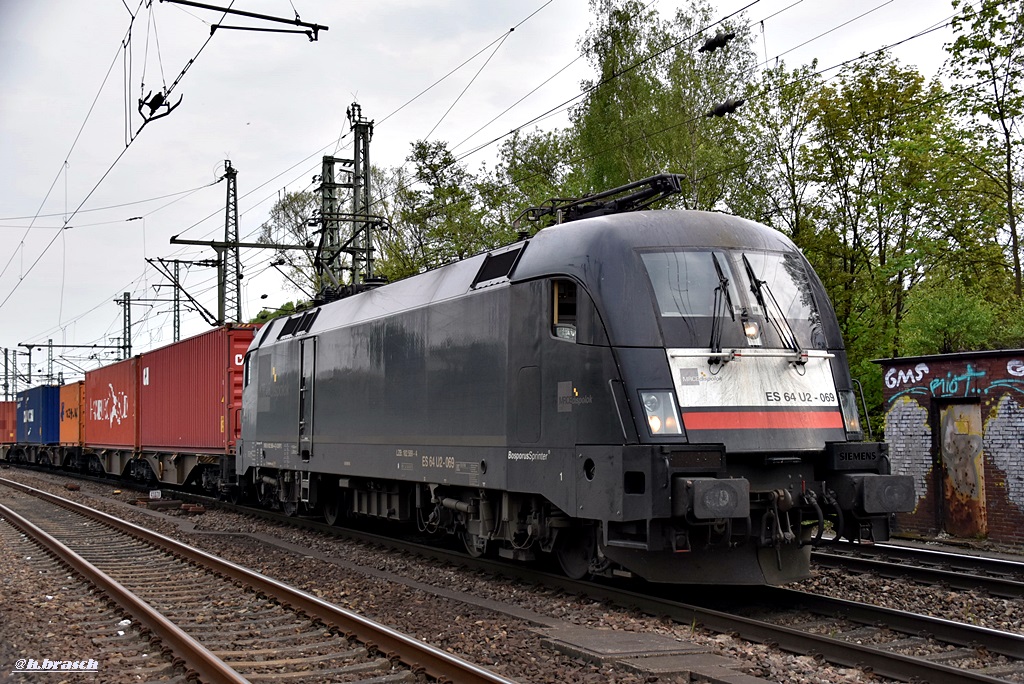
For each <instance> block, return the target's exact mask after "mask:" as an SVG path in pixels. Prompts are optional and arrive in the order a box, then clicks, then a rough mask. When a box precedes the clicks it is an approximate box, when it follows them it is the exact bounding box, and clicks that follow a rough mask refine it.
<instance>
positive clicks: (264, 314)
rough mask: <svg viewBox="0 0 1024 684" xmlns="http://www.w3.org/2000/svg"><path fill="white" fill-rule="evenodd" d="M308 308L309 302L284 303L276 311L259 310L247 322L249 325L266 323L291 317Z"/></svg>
mask: <svg viewBox="0 0 1024 684" xmlns="http://www.w3.org/2000/svg"><path fill="white" fill-rule="evenodd" d="M308 307H309V302H304V301H299V302H285V303H284V304H283V305H282V306H280V307H279V308H277V309H261V310H260V312H259V313H258V314H256V315H255V316H254V317H253V318H252V319H251V320H250V321H249V322H250V323H266V322H267V321H272V320H274V319H275V318H282V317H288V316H291V315H292V314H293V313H296V312H298V311H302V310H303V309H306V308H308Z"/></svg>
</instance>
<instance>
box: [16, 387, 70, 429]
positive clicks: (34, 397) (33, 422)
mask: <svg viewBox="0 0 1024 684" xmlns="http://www.w3.org/2000/svg"><path fill="white" fill-rule="evenodd" d="M17 432H18V441H19V442H20V443H22V444H56V443H58V442H59V441H60V387H58V386H49V385H43V386H40V387H33V388H32V389H27V390H24V391H22V392H18V429H17Z"/></svg>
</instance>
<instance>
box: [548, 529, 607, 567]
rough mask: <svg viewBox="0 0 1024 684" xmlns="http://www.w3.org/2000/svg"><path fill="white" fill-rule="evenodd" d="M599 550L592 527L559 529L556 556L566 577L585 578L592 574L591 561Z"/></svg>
mask: <svg viewBox="0 0 1024 684" xmlns="http://www.w3.org/2000/svg"><path fill="white" fill-rule="evenodd" d="M596 550H597V538H596V537H595V536H594V529H593V528H591V527H570V528H567V529H563V530H560V531H559V535H558V541H556V542H555V558H557V559H558V565H559V566H560V567H561V568H562V572H564V573H565V575H566V577H569V578H571V579H583V578H584V577H586V576H587V575H589V574H590V561H591V559H592V558H593V557H594V553H595V551H596Z"/></svg>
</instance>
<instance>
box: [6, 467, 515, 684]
mask: <svg viewBox="0 0 1024 684" xmlns="http://www.w3.org/2000/svg"><path fill="white" fill-rule="evenodd" d="M0 484H5V485H7V486H9V487H13V488H15V489H19V490H21V491H24V492H26V493H29V494H32V495H33V496H36V497H39V498H41V499H44V500H46V501H49V502H51V503H54V504H56V505H58V506H62V507H64V508H67V509H69V510H72V511H75V512H76V513H79V514H81V515H85V516H87V517H89V518H92V519H93V520H96V521H97V522H101V523H103V524H106V525H109V526H111V527H114V528H116V529H118V530H121V531H123V532H125V533H127V534H130V535H132V536H134V537H137V538H139V539H142V540H144V541H146V542H148V543H150V544H153V545H156V546H159V547H161V548H164V549H166V550H168V551H171V552H172V553H175V554H178V555H179V556H181V557H183V558H186V559H188V560H190V561H192V562H195V563H197V564H199V565H202V566H205V567H207V568H210V569H212V570H213V571H214V572H217V573H220V574H221V575H223V576H225V577H229V578H231V579H234V580H237V581H239V582H242V583H244V584H246V585H247V586H250V587H252V588H254V589H255V590H256V591H259V592H263V593H264V594H266V595H267V596H272V597H273V598H275V599H277V600H278V601H281V602H282V603H285V604H288V605H290V606H291V607H292V608H294V609H296V610H301V611H303V612H305V613H306V614H307V615H309V616H310V617H315V618H317V619H319V620H321V621H323V622H324V623H325V624H328V625H333V626H335V627H337V628H338V629H339V630H341V631H342V632H344V633H346V634H350V635H352V636H354V637H355V638H356V639H358V640H359V641H361V642H363V643H365V644H373V645H374V646H375V647H376V648H377V649H379V650H380V651H382V652H384V653H385V654H388V655H391V654H394V655H396V656H397V657H398V659H399V660H401V661H402V662H403V663H406V664H407V665H409V666H410V667H412V668H413V669H416V668H422V669H423V671H424V672H425V673H426V674H427V675H428V676H430V677H432V678H434V679H438V680H441V681H445V680H450V681H454V682H460V684H461V683H462V682H466V684H515V683H514V682H513V681H512V680H509V679H506V678H504V677H501V676H500V675H498V674H496V673H494V672H491V671H489V670H487V669H484V668H482V667H479V666H477V665H474V664H473V663H470V662H469V661H467V660H463V659H462V658H459V657H458V656H454V655H452V654H450V653H447V652H445V651H442V650H441V649H439V648H435V647H433V646H431V645H429V644H426V643H424V642H422V641H418V640H417V639H413V638H412V637H409V636H407V635H405V634H402V633H401V632H398V631H396V630H393V629H391V628H390V627H386V626H384V625H381V624H379V623H377V622H374V621H373V620H369V619H367V618H365V617H363V616H361V615H358V614H356V613H353V612H350V611H348V610H345V609H344V608H340V607H339V606H336V605H334V604H332V603H329V602H327V601H324V600H322V599H319V598H317V597H315V596H313V595H311V594H307V593H306V592H304V591H300V590H298V589H295V588H294V587H290V586H288V585H286V584H283V583H281V582H278V581H277V580H275V579H272V578H270V577H267V576H265V575H261V574H260V573H257V572H253V571H252V570H249V569H248V568H244V567H242V566H240V565H236V564H234V563H231V562H229V561H226V560H224V559H221V558H218V557H216V556H213V555H211V554H209V553H206V552H205V551H201V550H199V549H196V548H194V547H191V546H188V545H187V544H182V543H181V542H178V541H176V540H174V539H171V538H169V537H166V536H164V535H162V534H160V533H158V532H154V531H152V530H148V529H146V528H144V527H140V526H138V525H134V524H132V523H129V522H126V521H124V520H120V519H118V518H115V517H114V516H112V515H108V514H107V513H104V512H102V511H97V510H94V509H91V508H88V507H86V506H83V505H81V504H78V503H75V502H74V501H69V500H68V499H65V498H63V497H59V496H56V495H53V494H50V493H48V492H44V491H42V490H39V489H36V488H34V487H30V486H28V485H23V484H21V483H19V482H14V481H12V480H6V479H0ZM243 681H244V680H243Z"/></svg>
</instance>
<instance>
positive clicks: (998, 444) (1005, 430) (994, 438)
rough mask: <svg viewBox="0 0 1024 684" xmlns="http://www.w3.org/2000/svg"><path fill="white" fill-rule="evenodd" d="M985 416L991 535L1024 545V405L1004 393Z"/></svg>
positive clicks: (986, 475)
mask: <svg viewBox="0 0 1024 684" xmlns="http://www.w3.org/2000/svg"><path fill="white" fill-rule="evenodd" d="M993 403H994V406H993V407H992V408H991V410H990V411H989V412H988V415H986V416H985V430H984V441H983V445H984V446H983V447H982V448H983V449H984V453H985V488H986V489H985V491H986V499H987V501H986V508H987V510H988V536H989V539H992V540H994V541H1003V542H1009V543H1017V544H1024V407H1022V406H1021V404H1020V403H1018V402H1017V400H1016V399H1015V398H1014V397H1013V396H1010V395H1009V394H1003V395H1002V396H1001V397H1000V398H999V400H998V401H997V402H993Z"/></svg>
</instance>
